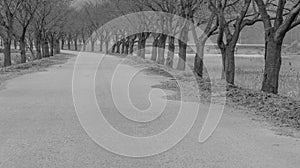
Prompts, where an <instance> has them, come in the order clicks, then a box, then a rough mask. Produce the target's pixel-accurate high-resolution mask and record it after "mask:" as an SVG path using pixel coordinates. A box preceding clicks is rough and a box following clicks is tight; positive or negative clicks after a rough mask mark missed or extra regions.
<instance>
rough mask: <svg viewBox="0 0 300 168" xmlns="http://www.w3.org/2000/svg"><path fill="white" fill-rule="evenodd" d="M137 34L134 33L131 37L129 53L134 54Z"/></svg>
mask: <svg viewBox="0 0 300 168" xmlns="http://www.w3.org/2000/svg"><path fill="white" fill-rule="evenodd" d="M135 39H136V35H133V36H132V37H130V38H129V54H131V55H132V54H133V51H134V43H135Z"/></svg>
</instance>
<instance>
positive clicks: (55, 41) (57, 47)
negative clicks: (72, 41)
mask: <svg viewBox="0 0 300 168" xmlns="http://www.w3.org/2000/svg"><path fill="white" fill-rule="evenodd" d="M54 54H60V47H59V39H57V38H55V39H54Z"/></svg>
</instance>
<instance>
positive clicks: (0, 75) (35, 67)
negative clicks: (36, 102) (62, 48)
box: [0, 53, 74, 90]
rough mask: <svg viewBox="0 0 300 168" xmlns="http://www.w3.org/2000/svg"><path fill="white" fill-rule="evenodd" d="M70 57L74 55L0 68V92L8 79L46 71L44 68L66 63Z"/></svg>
mask: <svg viewBox="0 0 300 168" xmlns="http://www.w3.org/2000/svg"><path fill="white" fill-rule="evenodd" d="M71 57H74V55H72V54H66V53H62V54H58V55H55V56H53V57H49V58H43V59H41V60H35V61H31V62H28V63H25V64H18V65H13V66H10V67H6V68H0V90H2V89H4V88H5V82H6V81H7V80H9V79H13V78H16V77H18V76H21V75H24V74H28V73H33V72H40V71H46V68H48V67H50V66H52V65H59V64H64V63H66V62H67V61H68V59H69V58H71Z"/></svg>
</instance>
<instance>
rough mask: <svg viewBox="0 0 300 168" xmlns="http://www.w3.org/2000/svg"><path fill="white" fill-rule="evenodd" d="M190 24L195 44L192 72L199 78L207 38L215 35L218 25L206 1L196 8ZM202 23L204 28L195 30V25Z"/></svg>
mask: <svg viewBox="0 0 300 168" xmlns="http://www.w3.org/2000/svg"><path fill="white" fill-rule="evenodd" d="M194 18H195V19H194V20H193V24H192V34H193V38H194V42H195V45H196V55H195V60H194V72H195V74H196V75H198V76H199V77H200V78H202V77H203V69H204V64H203V60H204V50H205V44H206V42H207V40H208V39H209V38H210V37H211V36H213V35H215V34H216V33H217V32H216V31H217V29H218V26H219V22H218V19H217V17H216V15H215V13H214V12H210V11H209V9H208V5H207V3H203V5H202V7H201V8H200V9H199V10H198V12H197V15H196V16H195V17H194ZM203 25H204V30H203V31H201V32H197V31H196V27H200V26H203Z"/></svg>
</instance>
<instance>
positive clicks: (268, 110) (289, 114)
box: [127, 56, 300, 129]
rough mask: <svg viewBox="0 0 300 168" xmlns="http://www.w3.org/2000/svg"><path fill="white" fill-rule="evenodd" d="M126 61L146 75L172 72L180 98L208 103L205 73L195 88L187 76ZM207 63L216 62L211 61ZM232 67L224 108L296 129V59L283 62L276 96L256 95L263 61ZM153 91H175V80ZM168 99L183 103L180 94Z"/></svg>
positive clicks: (299, 114) (299, 105)
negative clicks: (233, 75) (181, 85)
mask: <svg viewBox="0 0 300 168" xmlns="http://www.w3.org/2000/svg"><path fill="white" fill-rule="evenodd" d="M127 58H129V61H128V63H129V64H131V65H136V66H141V67H148V72H150V73H152V74H157V75H163V76H166V77H170V75H169V74H168V73H166V72H170V71H172V74H175V75H176V78H177V79H179V80H181V82H183V83H184V85H185V86H184V88H180V89H184V93H186V95H183V96H185V97H189V98H191V97H192V98H197V99H193V100H199V98H200V99H201V100H204V101H206V102H209V101H210V98H211V82H210V79H209V77H208V76H207V73H206V75H205V78H204V79H200V78H197V85H198V87H197V86H195V85H193V82H191V77H190V74H186V73H184V72H180V71H177V70H173V69H169V68H166V67H165V66H161V65H157V64H156V63H154V62H152V61H150V60H142V59H140V58H138V57H133V56H128V57H127ZM209 59H220V58H219V57H213V58H209ZM192 61H193V58H189V59H188V63H189V64H191V63H192ZM236 65H237V70H236V84H237V86H235V87H232V86H228V87H227V93H226V95H227V105H229V106H233V107H242V108H247V109H249V110H247V111H250V112H253V114H255V116H257V117H259V118H263V119H264V120H267V121H269V122H270V123H272V124H274V125H276V126H279V127H289V128H296V129H300V101H299V99H300V92H299V90H300V81H299V80H300V78H299V75H300V58H299V57H296V56H291V57H288V58H284V59H283V66H282V71H281V74H280V94H279V95H273V94H266V93H263V92H261V91H260V88H261V82H262V75H263V65H264V60H263V58H236ZM213 69H214V68H213ZM215 69H218V68H217V67H216V68H215ZM217 83H218V82H214V83H212V84H213V85H215V84H217ZM154 87H157V88H162V89H167V90H173V91H174V90H177V91H179V87H178V84H177V82H176V80H172V78H170V80H168V81H166V82H163V83H161V84H160V85H157V86H154ZM197 88H199V89H197ZM169 98H170V99H175V100H180V99H184V98H181V97H180V93H178V94H177V95H174V96H172V97H169Z"/></svg>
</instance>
